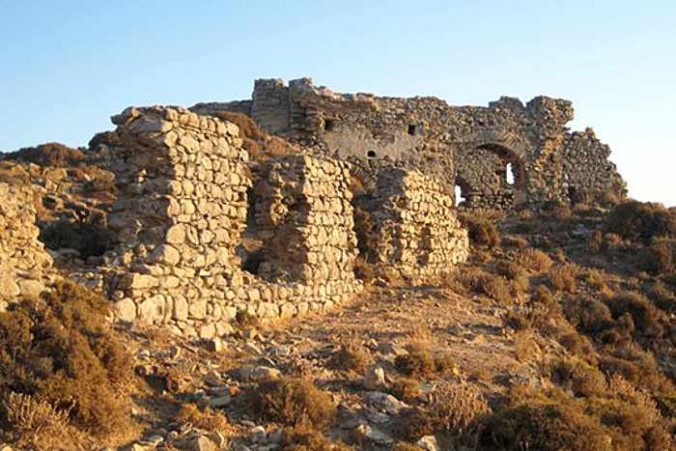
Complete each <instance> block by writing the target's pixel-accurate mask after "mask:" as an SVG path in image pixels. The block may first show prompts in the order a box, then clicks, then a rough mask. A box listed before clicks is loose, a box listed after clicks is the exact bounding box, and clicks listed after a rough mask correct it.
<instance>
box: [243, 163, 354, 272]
mask: <svg viewBox="0 0 676 451" xmlns="http://www.w3.org/2000/svg"><path fill="white" fill-rule="evenodd" d="M349 181H350V171H349V169H348V166H347V164H346V163H343V162H339V161H337V160H329V159H316V158H311V157H308V156H304V155H295V156H289V157H284V158H280V159H275V160H272V161H269V162H268V164H267V166H266V168H265V170H264V171H263V176H262V180H261V181H260V183H259V184H258V186H257V189H256V191H257V195H258V196H259V198H260V199H261V201H260V203H258V204H257V205H256V207H257V214H256V224H257V227H258V233H259V236H260V237H261V239H262V240H263V243H264V251H265V252H264V255H263V257H264V261H263V262H262V263H261V267H260V273H261V274H262V275H264V276H265V277H267V278H268V279H283V280H289V281H298V282H303V283H315V284H316V283H326V282H336V283H340V282H344V283H346V284H349V283H351V282H353V281H354V273H353V261H354V259H355V258H356V254H357V251H356V236H355V233H354V230H353V229H354V220H353V212H352V205H351V203H350V200H351V196H352V194H351V193H350V191H349V189H348V184H349Z"/></svg>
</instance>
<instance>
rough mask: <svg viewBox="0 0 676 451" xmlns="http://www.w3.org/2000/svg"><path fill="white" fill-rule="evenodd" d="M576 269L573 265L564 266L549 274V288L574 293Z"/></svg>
mask: <svg viewBox="0 0 676 451" xmlns="http://www.w3.org/2000/svg"><path fill="white" fill-rule="evenodd" d="M576 276H577V268H576V267H575V266H574V265H565V266H560V267H558V268H555V269H554V270H553V271H552V272H551V273H550V274H549V286H550V287H551V288H552V289H553V290H556V291H563V292H566V293H575V290H576V289H577V283H576V280H575V277H576Z"/></svg>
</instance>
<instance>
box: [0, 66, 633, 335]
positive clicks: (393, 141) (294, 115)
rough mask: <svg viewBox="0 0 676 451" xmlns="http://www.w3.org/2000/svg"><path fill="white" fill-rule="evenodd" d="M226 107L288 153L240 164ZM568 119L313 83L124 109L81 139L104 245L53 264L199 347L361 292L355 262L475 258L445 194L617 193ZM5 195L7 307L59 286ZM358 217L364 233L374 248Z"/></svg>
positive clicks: (133, 317)
mask: <svg viewBox="0 0 676 451" xmlns="http://www.w3.org/2000/svg"><path fill="white" fill-rule="evenodd" d="M226 111H227V112H235V113H243V114H246V115H249V116H251V117H252V118H253V119H254V120H255V121H256V122H257V123H258V125H259V126H261V127H262V128H264V129H265V130H267V131H268V132H272V133H275V134H277V135H280V136H282V137H283V138H284V139H286V140H287V141H289V142H291V143H292V144H293V146H292V147H290V148H293V149H294V150H293V152H291V154H286V155H281V156H272V157H271V158H268V159H267V160H260V159H259V160H255V159H252V156H251V155H250V154H249V152H248V151H247V150H246V149H247V148H248V147H246V146H245V145H244V144H245V142H244V140H243V138H242V136H240V130H239V128H238V126H237V125H235V124H234V123H231V122H228V121H224V120H221V119H218V118H217V117H214V116H217V115H219V113H222V112H226ZM572 113H573V112H572V107H571V106H570V102H567V101H565V100H556V99H549V98H546V97H537V98H535V99H533V100H531V101H530V102H528V104H526V105H523V104H522V103H521V102H520V101H518V100H517V99H511V98H502V99H500V100H499V101H497V102H492V103H491V104H490V105H489V106H488V107H487V108H482V107H450V106H448V105H447V104H446V103H445V102H443V101H441V100H439V99H435V98H413V99H397V98H379V97H375V96H372V95H369V94H356V95H347V94H336V93H333V92H331V91H329V90H328V89H326V88H317V87H315V86H314V85H313V84H312V83H311V81H310V80H308V79H302V80H296V81H293V82H291V83H290V84H289V86H286V85H284V84H283V83H282V82H280V81H277V80H272V81H271V80H259V81H257V82H256V84H255V88H254V95H253V98H252V100H251V101H239V102H230V103H227V104H220V103H212V104H199V105H196V106H195V107H193V108H191V109H190V110H188V109H184V108H174V107H149V108H128V109H127V110H125V111H124V112H123V113H122V114H120V115H118V116H115V117H113V122H114V123H115V124H116V125H117V129H116V130H115V131H114V132H106V133H105V134H99V135H97V136H96V137H95V139H94V140H93V141H96V143H97V144H96V146H97V149H98V150H97V151H96V152H95V154H96V159H95V160H92V161H95V166H96V168H98V167H100V171H102V173H104V174H106V175H107V176H109V178H110V180H111V183H113V182H112V180H113V179H114V189H113V190H109V191H106V195H107V196H112V198H113V199H114V201H111V203H110V205H109V208H108V207H106V206H105V205H106V204H101V206H100V207H101V208H100V209H98V210H97V212H103V211H107V214H106V217H105V221H104V222H102V223H101V224H103V225H104V226H105V228H106V232H107V233H110V234H111V236H113V237H114V239H113V240H111V242H114V243H115V244H114V248H113V249H110V248H108V250H107V251H106V252H105V253H104V254H103V255H101V256H97V257H93V258H88V259H87V261H86V264H83V265H80V266H81V267H80V268H77V269H74V268H73V267H72V265H71V266H68V267H65V266H60V267H59V269H60V270H61V271H62V272H66V273H68V276H69V277H71V278H74V279H75V280H78V281H81V282H84V283H86V284H87V285H88V286H90V287H93V288H96V289H100V290H101V291H103V292H104V293H105V294H106V295H107V296H108V297H109V298H110V299H111V301H112V302H113V306H114V308H113V311H114V316H115V318H116V319H117V320H120V321H126V322H137V321H138V322H142V323H151V324H159V325H164V326H166V327H168V328H170V329H171V330H172V331H174V332H175V333H177V334H181V335H185V336H199V337H202V338H207V337H211V336H214V335H220V334H223V333H226V332H227V331H228V330H229V329H230V323H231V322H232V321H233V320H235V319H236V317H237V316H238V314H239V313H240V312H245V313H247V314H249V315H252V316H256V317H259V318H285V317H290V316H295V315H300V314H304V313H306V312H310V311H315V312H321V311H324V310H326V309H330V308H332V307H333V306H335V305H337V304H339V303H341V302H344V301H346V300H347V299H349V298H351V297H352V296H354V295H355V293H358V292H359V291H360V290H362V289H363V282H362V281H361V280H359V279H358V278H357V277H356V276H355V268H356V267H357V266H358V264H359V260H360V259H362V260H366V261H367V262H368V264H372V265H373V266H374V267H377V268H379V269H381V270H383V271H386V272H387V271H390V272H391V271H393V272H395V273H398V274H399V275H401V276H402V277H404V278H405V279H406V280H407V281H408V282H409V283H411V284H418V283H427V282H428V281H433V280H436V279H437V278H439V277H444V276H445V275H447V274H448V273H449V272H450V271H452V270H453V269H454V267H456V266H457V264H459V263H461V262H463V261H464V260H465V259H466V258H467V256H468V253H469V242H468V237H467V231H466V230H464V229H463V228H462V227H461V225H460V223H459V222H458V220H457V218H456V209H455V208H454V207H455V205H456V199H455V198H454V189H455V188H458V187H459V188H460V189H461V191H462V195H463V197H464V203H463V204H462V206H463V207H464V208H471V209H498V210H505V211H509V210H510V209H513V208H516V207H519V206H530V207H533V208H537V206H538V205H539V204H541V203H543V202H546V201H558V202H565V203H577V202H590V201H595V200H598V199H600V198H602V197H603V196H606V195H614V196H621V195H623V189H624V182H623V181H622V179H621V177H620V176H619V175H618V174H617V172H616V170H615V167H614V165H613V164H612V163H611V162H610V161H609V160H608V156H609V153H610V149H609V148H608V147H607V146H605V145H603V144H602V143H600V142H599V141H598V140H597V139H596V137H595V136H594V133H593V132H592V131H591V130H589V129H588V130H587V131H585V132H584V133H578V132H575V133H571V132H569V131H568V129H567V128H566V127H565V124H566V123H567V122H568V121H570V120H571V119H572ZM508 172H512V174H513V177H512V179H511V180H510V179H509V177H507V174H508ZM64 173H67V171H66V172H64ZM358 187H359V188H358ZM47 191H48V192H51V191H49V190H47ZM52 191H53V190H52ZM357 192H358V194H359V196H358V197H356V198H353V197H355V194H357ZM0 194H1V195H2V197H3V199H6V200H5V201H4V203H3V204H2V205H0V209H1V212H2V214H1V215H0V225H1V226H3V228H4V229H5V230H6V231H8V232H6V233H4V234H3V235H2V236H1V237H0V256H1V259H0V288H2V290H1V292H0V308H4V306H6V303H7V302H11V301H13V300H14V299H16V298H17V297H18V296H28V295H30V296H34V295H36V294H38V293H39V292H40V291H42V289H43V288H44V287H45V286H47V285H48V284H49V281H50V280H51V278H53V273H52V272H51V271H50V267H51V265H52V259H51V258H50V255H49V254H47V253H46V252H45V250H44V248H43V247H42V244H41V243H40V242H39V241H38V240H37V237H38V233H39V232H38V228H37V227H36V226H35V210H34V207H33V206H32V205H33V203H32V200H31V199H32V198H33V196H34V195H35V194H34V193H33V192H32V191H31V189H30V188H28V187H27V186H24V185H19V184H16V183H4V182H2V181H0ZM94 194H95V196H99V194H100V193H94ZM43 202H44V199H43ZM356 206H359V208H361V209H363V208H366V210H367V211H368V214H369V217H370V219H371V220H372V224H371V227H372V228H371V229H369V233H370V237H369V239H368V240H364V239H363V238H364V233H363V232H364V230H362V224H360V223H356V222H357V221H356V220H355V218H356V217H357V216H356V215H357V212H356V211H355V207H356ZM97 214H98V213H97ZM92 262H95V263H93V264H92Z"/></svg>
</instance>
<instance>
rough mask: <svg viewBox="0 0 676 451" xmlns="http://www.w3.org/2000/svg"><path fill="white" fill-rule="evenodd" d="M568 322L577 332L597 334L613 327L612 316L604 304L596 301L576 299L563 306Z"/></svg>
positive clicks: (582, 298)
mask: <svg viewBox="0 0 676 451" xmlns="http://www.w3.org/2000/svg"><path fill="white" fill-rule="evenodd" d="M563 311H564V313H565V315H566V318H567V319H568V321H570V322H571V323H572V324H573V326H575V327H577V328H578V330H581V331H584V332H586V333H589V334H593V335H595V334H599V333H601V332H603V331H605V330H606V329H608V328H610V327H612V326H613V324H614V321H613V316H612V313H611V312H610V309H609V308H608V306H607V305H606V304H604V303H603V302H601V301H598V300H596V299H591V298H586V297H577V298H574V299H571V300H569V301H568V302H566V303H565V304H564V308H563Z"/></svg>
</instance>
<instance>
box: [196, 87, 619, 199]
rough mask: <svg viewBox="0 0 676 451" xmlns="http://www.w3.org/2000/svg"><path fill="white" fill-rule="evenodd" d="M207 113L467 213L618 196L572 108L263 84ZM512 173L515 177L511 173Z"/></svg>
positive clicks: (604, 149)
mask: <svg viewBox="0 0 676 451" xmlns="http://www.w3.org/2000/svg"><path fill="white" fill-rule="evenodd" d="M191 109H192V111H195V112H197V113H200V114H218V113H219V112H222V111H231V112H238V113H243V114H246V115H248V116H250V117H252V118H253V119H254V121H255V122H256V123H257V124H258V125H259V126H260V127H262V128H263V129H265V130H267V131H269V132H270V133H274V134H278V135H280V136H283V137H284V138H286V139H288V140H291V141H297V142H299V143H301V144H302V145H303V146H305V147H308V148H313V149H315V151H317V152H319V153H322V154H325V155H330V156H336V157H338V158H341V159H345V160H348V161H350V162H352V163H353V164H355V165H357V166H358V167H360V168H363V172H364V173H370V175H371V177H372V178H373V179H375V172H376V171H377V168H378V167H380V166H382V165H388V164H396V165H400V166H402V167H404V168H407V169H417V170H419V171H421V172H423V173H424V174H426V175H428V176H431V177H433V178H436V179H438V180H439V182H440V183H442V184H443V185H445V186H446V187H447V188H450V189H449V192H453V191H454V190H453V188H454V187H456V186H457V187H458V188H459V191H460V192H461V196H462V197H463V198H464V206H465V207H468V208H485V209H502V210H509V209H511V208H513V207H514V206H520V205H538V204H541V203H542V202H546V201H559V202H564V203H578V202H591V201H594V200H596V199H599V198H602V197H604V196H615V197H621V196H622V195H623V194H624V190H625V185H624V182H623V180H622V177H621V176H620V175H619V174H618V172H617V170H616V168H615V165H614V164H613V163H612V162H610V161H609V160H608V156H609V154H610V149H609V148H608V146H607V145H604V144H603V143H601V142H600V141H599V140H598V139H597V138H596V136H595V134H594V132H593V130H591V129H589V128H588V129H586V130H585V131H584V132H571V131H570V130H569V129H568V128H566V124H567V123H568V122H570V121H571V120H572V119H573V107H572V104H571V102H570V101H568V100H562V99H552V98H549V97H544V96H539V97H535V98H534V99H532V100H531V101H529V102H528V103H527V104H526V105H524V104H523V103H522V102H521V101H520V100H519V99H516V98H511V97H502V98H500V99H499V100H497V101H495V102H491V103H490V104H489V105H488V107H476V106H462V107H454V106H450V105H448V104H447V103H446V102H445V101H443V100H440V99H437V98H434V97H414V98H393V97H376V96H374V95H371V94H338V93H335V92H333V91H331V90H329V89H327V88H324V87H316V86H315V85H314V84H313V82H312V80H311V79H308V78H302V79H298V80H292V81H290V82H289V84H288V85H286V84H284V82H283V81H281V80H275V79H271V80H257V81H256V82H255V84H254V90H253V95H252V98H251V100H244V101H236V102H229V103H201V104H197V105H195V106H194V107H192V108H191ZM509 172H511V173H512V174H511V175H510V176H508V173H509Z"/></svg>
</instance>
